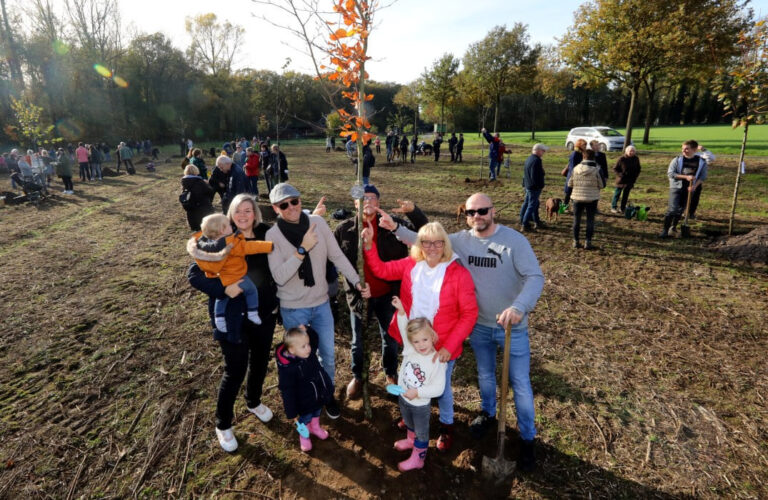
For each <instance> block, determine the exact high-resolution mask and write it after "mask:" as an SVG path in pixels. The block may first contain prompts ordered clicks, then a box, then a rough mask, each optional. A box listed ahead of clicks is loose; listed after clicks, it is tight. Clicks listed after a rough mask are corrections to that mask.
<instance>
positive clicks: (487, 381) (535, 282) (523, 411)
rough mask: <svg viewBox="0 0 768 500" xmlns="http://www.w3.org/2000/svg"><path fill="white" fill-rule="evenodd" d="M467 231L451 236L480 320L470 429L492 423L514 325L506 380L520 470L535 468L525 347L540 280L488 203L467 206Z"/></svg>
mask: <svg viewBox="0 0 768 500" xmlns="http://www.w3.org/2000/svg"><path fill="white" fill-rule="evenodd" d="M465 206H466V215H467V225H469V226H470V228H471V229H468V230H464V231H459V232H458V233H453V234H452V235H450V239H451V245H452V246H453V251H454V252H455V253H456V254H457V255H458V256H459V257H460V258H461V263H462V264H463V265H464V267H466V268H467V269H468V270H469V272H470V274H472V279H473V280H474V282H475V290H476V294H477V304H478V306H479V307H480V314H479V316H478V318H477V324H476V325H475V328H474V329H473V330H472V334H471V336H470V337H469V343H470V345H471V346H472V350H473V351H474V353H475V359H476V361H477V374H478V384H479V386H480V397H481V399H482V412H481V413H480V415H479V416H478V417H477V418H476V419H475V420H474V421H473V422H472V424H471V425H470V432H471V433H472V435H473V436H474V437H475V438H477V439H479V438H481V437H482V436H483V435H484V434H485V433H486V431H487V430H488V429H489V428H491V427H492V426H493V425H495V423H496V416H495V415H496V350H497V349H499V348H502V349H503V347H504V328H505V327H506V326H507V325H512V336H511V349H510V358H509V361H510V364H509V379H510V383H511V385H512V390H513V391H514V399H515V411H516V414H517V423H518V427H519V428H520V437H521V451H522V454H521V457H520V460H519V462H518V464H519V467H520V468H521V469H522V470H528V471H530V470H532V469H533V468H534V467H535V457H534V453H533V442H534V438H535V437H536V427H535V425H534V406H533V389H532V388H531V380H530V364H531V351H530V345H529V342H528V313H530V312H531V311H532V310H533V308H534V307H535V306H536V302H537V301H538V299H539V296H540V295H541V291H542V289H543V287H544V275H543V274H542V272H541V268H540V267H539V262H538V259H537V258H536V255H535V254H534V253H533V249H532V248H531V245H530V243H528V240H527V239H526V238H525V236H523V235H522V234H520V233H518V232H517V231H515V230H514V229H511V228H508V227H506V226H502V225H500V224H497V223H496V222H494V216H495V213H496V212H495V209H494V207H493V202H492V201H491V199H490V197H488V196H487V195H485V194H483V193H475V194H473V195H472V196H470V197H469V198H468V199H467V202H466V204H465ZM388 217H389V216H386V214H384V215H382V217H381V219H380V222H379V226H381V227H384V228H385V229H390V230H393V229H395V224H394V222H393V223H392V224H391V227H387V225H389V223H390V221H391V218H388ZM395 235H396V236H397V237H398V238H400V239H401V240H403V241H406V242H408V243H413V242H414V241H415V239H416V233H414V232H413V231H409V230H408V229H407V228H405V227H403V226H399V227H397V230H396V231H395Z"/></svg>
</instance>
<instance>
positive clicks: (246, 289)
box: [213, 275, 259, 318]
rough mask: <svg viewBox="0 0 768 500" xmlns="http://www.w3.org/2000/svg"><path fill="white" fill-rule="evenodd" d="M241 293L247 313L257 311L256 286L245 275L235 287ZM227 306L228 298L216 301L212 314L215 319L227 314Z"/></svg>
mask: <svg viewBox="0 0 768 500" xmlns="http://www.w3.org/2000/svg"><path fill="white" fill-rule="evenodd" d="M237 286H239V287H240V289H241V290H242V291H243V296H244V297H245V303H246V304H247V305H248V311H258V309H259V291H258V290H257V289H256V285H254V284H253V281H251V279H250V278H249V277H248V276H247V275H246V276H243V282H242V283H240V284H239V285H237ZM227 304H229V297H224V298H223V299H216V303H215V304H214V305H213V314H214V315H215V316H216V317H217V318H222V317H224V316H225V315H226V314H227Z"/></svg>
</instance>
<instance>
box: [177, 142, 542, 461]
mask: <svg viewBox="0 0 768 500" xmlns="http://www.w3.org/2000/svg"><path fill="white" fill-rule="evenodd" d="M223 158H227V159H229V157H228V156H227V155H226V153H224V154H222V155H220V156H219V157H218V158H217V161H216V164H217V167H220V166H222V165H224V164H225V163H226V164H229V163H230V162H231V159H229V161H226V160H222V159H223ZM231 163H232V164H233V165H234V162H231ZM186 169H188V170H190V171H191V174H193V173H194V170H193V169H196V167H195V166H194V165H192V164H190V165H188V166H187V167H186ZM192 177H196V179H195V180H194V181H190V180H188V179H191V178H192ZM183 182H185V183H188V184H192V183H193V182H194V183H195V184H197V185H199V186H206V185H207V184H206V183H205V182H204V181H203V179H202V178H201V177H199V176H194V175H190V176H189V177H187V176H185V180H184V181H183ZM192 189H193V188H192V187H190V190H192ZM194 189H198V188H194ZM199 189H201V190H202V189H204V188H202V187H200V188H199ZM211 192H212V191H208V192H207V194H206V197H207V203H208V205H206V207H207V210H210V211H211V213H210V214H208V215H205V216H204V217H203V218H202V220H201V224H200V226H201V227H200V231H199V232H197V233H196V234H195V235H193V236H192V238H190V240H189V241H188V242H187V250H188V252H189V254H190V255H191V256H192V257H193V258H194V260H195V263H193V264H191V265H190V267H189V270H188V278H189V281H190V284H191V285H192V286H193V287H195V288H196V289H198V290H200V291H202V292H204V293H206V294H207V295H208V297H209V301H208V304H209V316H210V321H211V326H212V328H213V335H214V338H215V339H216V340H217V341H218V343H219V345H220V348H221V352H222V356H223V357H224V374H223V376H222V380H221V383H220V386H219V397H218V400H217V406H216V428H215V434H216V436H217V439H218V441H219V444H220V446H221V447H222V449H224V450H226V451H229V452H232V451H234V450H236V449H237V446H238V444H237V443H238V441H237V437H236V435H235V433H234V428H233V407H234V404H235V401H236V398H237V394H238V393H239V390H240V386H241V384H242V383H243V381H246V389H245V400H246V406H247V408H248V410H249V412H251V413H253V414H254V415H255V416H256V417H257V418H258V419H259V420H260V421H261V422H265V423H266V422H269V421H270V420H271V419H272V417H273V411H272V409H270V408H268V407H267V406H266V405H265V404H264V402H263V401H262V398H261V395H262V385H263V383H264V378H265V374H266V372H267V370H268V366H269V359H270V358H271V357H274V359H275V365H276V367H277V373H278V379H279V384H278V386H279V389H280V394H281V396H282V400H283V409H284V411H285V416H286V417H287V418H288V419H290V420H291V421H293V422H294V425H296V427H297V432H298V445H299V447H300V449H301V450H303V451H310V450H311V449H312V446H313V445H312V439H313V438H317V439H321V440H322V439H326V438H327V437H328V432H327V430H326V429H325V428H324V427H323V425H322V424H321V411H322V410H323V409H324V410H325V413H326V415H327V416H328V417H329V418H331V419H335V418H338V416H339V415H340V413H341V411H342V408H341V407H340V405H339V403H338V400H337V396H336V387H337V382H336V381H337V376H336V375H337V373H336V372H337V370H336V363H335V354H336V353H335V348H334V338H335V330H336V329H335V323H334V322H335V319H334V314H333V310H332V309H333V308H332V300H331V298H332V297H333V296H335V294H336V290H335V289H334V284H337V283H338V276H339V273H341V275H342V276H343V277H344V285H345V290H346V296H347V302H348V307H349V312H350V321H351V328H352V339H351V342H350V351H351V360H352V362H351V366H350V373H349V379H348V382H345V384H346V396H347V399H352V398H356V397H359V395H360V392H361V388H362V358H363V352H364V349H365V348H366V346H365V342H364V339H363V335H362V325H363V323H364V318H363V317H362V314H363V304H364V302H367V307H366V309H367V310H369V311H371V313H372V315H373V316H374V317H375V318H376V324H377V327H378V330H379V335H380V338H381V343H382V347H381V349H382V351H381V352H382V368H383V372H384V380H385V382H386V384H387V386H388V387H389V388H390V390H392V388H399V389H397V390H395V391H394V392H396V393H398V401H399V405H400V409H401V416H402V419H401V420H400V421H399V423H398V424H399V427H400V428H401V429H402V432H403V433H404V434H403V436H396V437H398V438H399V439H396V440H394V446H395V448H396V449H398V450H400V451H403V452H408V455H407V456H406V457H404V460H403V461H401V462H400V463H399V464H398V468H399V469H400V470H401V471H408V470H412V469H419V468H422V467H423V466H424V460H425V459H426V454H427V447H428V443H429V437H430V429H429V420H430V418H429V415H430V402H431V400H432V399H436V400H437V405H438V408H439V426H438V430H437V445H436V447H437V449H438V450H439V451H447V450H450V449H451V448H452V446H453V435H454V405H453V390H452V373H453V370H454V366H455V363H456V362H457V360H458V359H459V358H460V357H461V355H462V349H463V344H464V341H465V340H466V339H467V338H470V344H471V345H472V348H473V350H474V351H475V357H476V359H478V364H477V370H478V379H479V386H480V394H481V398H482V401H483V406H482V411H481V412H480V413H479V414H478V416H477V418H476V419H474V420H473V421H472V422H471V425H470V430H471V433H472V435H473V437H475V438H477V439H480V438H481V437H482V436H483V435H485V434H486V432H487V431H488V430H489V429H491V428H492V427H493V425H494V424H495V414H496V412H495V407H496V376H495V361H496V351H497V350H498V349H499V347H500V346H503V342H504V328H505V327H507V326H510V327H511V330H512V338H513V344H514V346H515V347H514V349H513V350H512V354H511V360H512V363H511V368H510V373H509V374H508V376H509V377H510V379H511V381H512V387H513V389H514V391H515V402H516V407H517V414H518V421H519V426H520V431H521V434H520V435H521V453H522V455H521V462H520V463H521V467H522V468H523V469H525V470H531V469H532V468H533V467H534V466H535V454H534V444H533V442H534V438H535V435H536V431H535V426H534V408H533V391H532V389H531V384H530V379H529V367H530V351H529V347H528V331H527V317H528V313H530V312H531V311H532V310H533V308H534V307H535V304H536V301H537V299H538V297H539V295H540V293H541V290H542V287H543V283H544V280H543V275H542V273H541V269H540V268H539V265H538V261H537V259H536V256H535V255H534V253H533V250H532V248H531V246H530V244H529V243H528V240H527V239H526V238H525V237H524V236H523V235H521V234H520V233H518V232H517V231H514V230H513V229H511V228H506V227H503V226H500V225H498V224H497V223H496V222H495V220H494V216H495V209H494V206H493V202H492V201H491V199H490V198H489V197H488V196H487V195H485V194H482V193H477V194H475V195H473V196H472V197H470V198H469V199H468V200H467V202H466V206H467V223H468V225H469V229H468V230H466V231H461V232H459V233H455V234H452V235H449V234H448V233H447V232H446V231H445V229H444V228H443V227H442V225H441V224H440V223H438V222H429V221H428V219H427V217H426V215H425V214H424V213H423V211H422V210H421V209H419V208H418V207H417V206H416V205H415V204H414V203H413V202H411V201H407V200H398V202H399V208H398V209H397V213H396V214H394V215H393V214H389V213H386V212H384V211H383V210H382V209H381V205H380V202H381V194H380V193H379V191H378V189H377V188H376V187H375V186H374V185H372V184H367V185H366V186H365V187H364V192H365V194H364V196H363V198H362V200H360V201H359V202H356V209H357V210H360V211H362V220H363V227H359V226H358V222H357V218H349V219H347V220H346V221H344V222H342V223H341V224H339V225H338V226H337V227H336V229H335V230H334V231H331V229H330V228H329V226H328V224H327V223H326V221H325V219H324V217H323V215H325V212H326V208H325V205H324V200H322V199H321V200H320V202H319V203H318V205H317V206H316V207H315V210H314V211H313V212H312V213H309V211H308V210H303V205H302V202H303V200H302V197H301V193H300V192H299V190H298V189H296V187H294V186H293V185H291V184H289V183H287V182H281V183H278V184H276V185H275V186H273V187H272V189H271V190H270V192H269V203H270V205H271V210H273V211H274V212H275V213H276V215H277V221H276V223H275V224H274V225H272V226H271V227H270V226H269V225H268V224H265V223H264V222H263V219H262V216H261V211H260V207H259V204H258V201H257V197H256V196H254V194H251V193H245V192H243V193H238V194H236V195H235V196H234V198H233V199H232V200H231V202H230V203H229V204H228V206H227V207H226V209H225V212H226V217H227V219H223V217H224V216H223V215H222V214H220V213H212V212H213V210H212V209H211V208H210V200H211V199H212V195H211V194H210V193H211ZM226 221H228V222H229V224H230V227H224V226H225V225H226ZM358 236H361V237H362V241H363V245H364V248H363V267H364V269H365V275H366V277H367V283H366V284H365V285H362V284H361V281H360V278H359V276H358V274H357V271H356V265H357V262H358V261H357V259H358V257H357V256H358V246H357V245H358ZM499 271H501V272H499ZM480 283H482V284H483V286H476V284H478V285H479V284H480ZM489 284H490V285H489ZM278 316H279V317H280V319H281V320H282V324H283V328H284V330H285V334H284V337H283V342H282V343H280V344H279V345H278V347H277V349H276V350H275V351H272V350H271V345H272V340H273V336H274V331H275V327H276V321H277V317H278ZM401 346H402V354H403V359H402V361H401V362H400V364H399V366H398V354H399V352H400V351H401Z"/></svg>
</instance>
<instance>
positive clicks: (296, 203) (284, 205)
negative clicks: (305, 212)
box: [277, 198, 301, 210]
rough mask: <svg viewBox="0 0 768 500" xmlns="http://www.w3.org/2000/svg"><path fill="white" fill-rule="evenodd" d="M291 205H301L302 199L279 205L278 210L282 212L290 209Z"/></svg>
mask: <svg viewBox="0 0 768 500" xmlns="http://www.w3.org/2000/svg"><path fill="white" fill-rule="evenodd" d="M289 203H290V204H291V205H293V206H294V207H295V206H296V205H298V204H299V203H301V199H300V198H294V199H292V200H291V201H284V202H282V203H280V204H279V205H277V208H279V209H280V210H285V209H286V208H288V204H289Z"/></svg>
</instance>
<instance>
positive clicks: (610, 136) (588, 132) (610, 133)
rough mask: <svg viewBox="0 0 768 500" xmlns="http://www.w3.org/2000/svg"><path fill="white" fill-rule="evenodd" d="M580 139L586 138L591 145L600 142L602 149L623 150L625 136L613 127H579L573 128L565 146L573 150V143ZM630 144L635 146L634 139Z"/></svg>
mask: <svg viewBox="0 0 768 500" xmlns="http://www.w3.org/2000/svg"><path fill="white" fill-rule="evenodd" d="M578 139H584V140H585V141H587V145H589V143H590V142H592V141H595V140H596V141H598V142H599V143H600V151H623V150H624V136H623V135H621V134H620V133H619V132H618V131H617V130H614V129H612V128H611V127H577V128H572V129H571V131H570V132H568V137H566V138H565V147H566V148H567V149H568V150H569V151H573V145H574V144H575V143H576V141H577V140H578ZM630 144H631V145H633V146H634V144H633V143H632V141H630Z"/></svg>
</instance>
